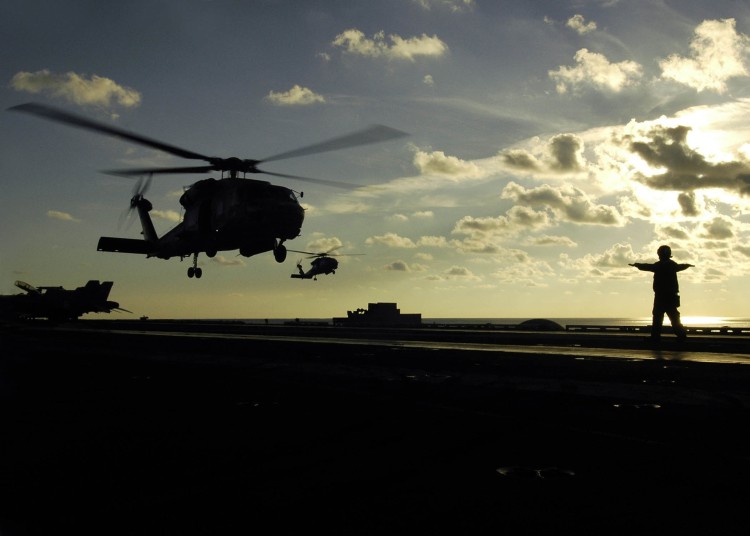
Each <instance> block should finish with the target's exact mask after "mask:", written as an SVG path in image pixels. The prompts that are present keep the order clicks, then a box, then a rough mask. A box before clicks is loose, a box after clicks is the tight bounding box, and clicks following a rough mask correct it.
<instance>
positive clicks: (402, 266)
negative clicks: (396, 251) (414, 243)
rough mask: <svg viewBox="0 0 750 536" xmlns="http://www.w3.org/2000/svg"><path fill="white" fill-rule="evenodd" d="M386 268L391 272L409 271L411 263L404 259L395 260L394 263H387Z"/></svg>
mask: <svg viewBox="0 0 750 536" xmlns="http://www.w3.org/2000/svg"><path fill="white" fill-rule="evenodd" d="M385 269H386V270H389V271H391V272H408V271H409V265H408V264H406V263H405V262H404V261H393V262H392V263H390V264H387V265H386V266H385Z"/></svg>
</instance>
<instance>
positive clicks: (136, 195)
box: [117, 174, 152, 230]
mask: <svg viewBox="0 0 750 536" xmlns="http://www.w3.org/2000/svg"><path fill="white" fill-rule="evenodd" d="M151 177H152V175H151V174H149V175H148V177H147V178H145V179H144V178H143V177H138V180H137V181H136V183H135V186H134V187H133V194H132V196H131V198H130V205H129V206H128V208H126V209H125V210H124V211H123V212H122V214H120V219H119V221H118V225H117V228H118V229H122V228H123V226H125V229H126V230H127V229H130V226H131V225H133V221H134V220H135V209H136V207H138V204H139V203H140V202H141V201H142V200H143V196H144V195H145V194H146V192H147V191H148V189H149V188H150V187H151Z"/></svg>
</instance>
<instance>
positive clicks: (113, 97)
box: [10, 69, 141, 108]
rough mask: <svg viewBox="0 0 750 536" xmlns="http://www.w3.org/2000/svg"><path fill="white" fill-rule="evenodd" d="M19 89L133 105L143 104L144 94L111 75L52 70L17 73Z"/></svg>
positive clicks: (105, 103)
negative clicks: (84, 74) (57, 72)
mask: <svg viewBox="0 0 750 536" xmlns="http://www.w3.org/2000/svg"><path fill="white" fill-rule="evenodd" d="M10 83H11V86H12V87H13V89H15V90H16V91H23V92H26V93H33V94H38V93H44V94H48V95H52V96H54V97H59V98H62V99H65V100H67V101H68V102H72V103H74V104H78V105H93V106H102V107H111V106H112V105H113V104H117V105H119V106H123V107H125V108H132V107H134V106H138V105H139V104H140V103H141V94H140V93H139V92H138V91H136V90H135V89H132V88H128V87H124V86H121V85H119V84H117V83H115V82H114V81H113V80H111V79H109V78H105V77H103V76H97V75H92V76H91V77H90V78H88V79H87V78H86V77H85V76H83V75H80V74H77V73H74V72H67V73H65V74H56V73H52V72H50V71H49V70H47V69H44V70H41V71H36V72H34V73H30V72H25V71H24V72H19V73H16V74H15V75H14V76H13V78H12V79H11V82H10Z"/></svg>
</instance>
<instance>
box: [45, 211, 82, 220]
mask: <svg viewBox="0 0 750 536" xmlns="http://www.w3.org/2000/svg"><path fill="white" fill-rule="evenodd" d="M47 217H48V218H51V219H53V220H60V221H74V222H79V221H81V220H79V219H78V218H74V217H73V216H72V215H71V214H68V213H67V212H60V211H59V210H48V211H47Z"/></svg>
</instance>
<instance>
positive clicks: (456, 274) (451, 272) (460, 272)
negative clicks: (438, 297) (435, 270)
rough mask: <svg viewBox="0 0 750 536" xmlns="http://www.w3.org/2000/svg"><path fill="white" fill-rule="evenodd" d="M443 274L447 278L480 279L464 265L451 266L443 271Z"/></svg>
mask: <svg viewBox="0 0 750 536" xmlns="http://www.w3.org/2000/svg"><path fill="white" fill-rule="evenodd" d="M444 275H445V277H446V278H447V279H465V280H471V281H480V278H479V277H477V276H476V275H474V273H473V272H472V271H471V270H469V269H468V268H466V267H465V266H451V267H450V268H449V269H448V270H446V271H445V274H444Z"/></svg>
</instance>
